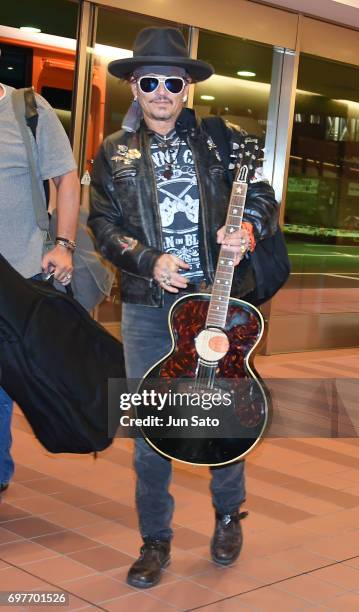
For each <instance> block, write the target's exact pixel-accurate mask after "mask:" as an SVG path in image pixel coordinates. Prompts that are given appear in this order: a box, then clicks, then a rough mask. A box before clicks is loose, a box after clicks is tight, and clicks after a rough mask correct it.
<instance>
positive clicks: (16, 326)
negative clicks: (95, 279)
mask: <svg viewBox="0 0 359 612" xmlns="http://www.w3.org/2000/svg"><path fill="white" fill-rule="evenodd" d="M0 366H1V379H0V384H1V386H2V387H3V388H4V389H5V391H6V392H7V393H8V394H9V395H10V397H11V398H13V399H14V400H15V401H16V402H17V403H18V404H19V406H20V408H21V409H22V411H23V412H24V414H25V416H26V418H27V420H28V421H29V423H30V425H31V427H32V429H33V431H34V433H35V435H36V437H37V438H38V439H39V441H40V442H41V444H43V446H45V448H46V449H47V450H48V451H50V452H53V453H60V452H66V453H90V452H93V451H100V450H103V449H104V448H106V447H107V446H109V445H110V444H111V441H112V440H111V438H110V437H109V435H108V379H109V378H120V379H123V380H124V379H125V366H124V357H123V349H122V344H121V343H120V342H118V341H117V340H116V339H115V338H114V337H113V336H111V335H110V334H109V333H107V332H106V330H105V329H104V328H103V327H102V326H101V325H99V324H98V323H96V322H95V321H94V320H93V319H92V318H91V317H90V315H89V314H88V313H87V311H86V310H85V309H84V308H82V306H80V304H78V302H76V301H75V300H73V299H72V298H71V297H70V296H68V295H65V294H63V293H60V292H58V291H56V289H54V288H53V287H51V286H50V285H49V284H48V283H44V282H41V281H38V282H37V281H29V280H25V279H24V278H23V277H22V276H21V275H20V274H18V272H16V270H14V269H13V268H12V267H11V266H10V264H9V263H8V262H7V261H6V259H4V257H2V256H1V255H0ZM111 421H112V427H113V415H112V419H111Z"/></svg>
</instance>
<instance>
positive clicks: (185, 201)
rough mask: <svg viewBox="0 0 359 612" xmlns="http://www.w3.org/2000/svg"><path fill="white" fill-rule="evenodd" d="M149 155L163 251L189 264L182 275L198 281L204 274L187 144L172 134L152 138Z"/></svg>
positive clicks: (196, 195)
mask: <svg viewBox="0 0 359 612" xmlns="http://www.w3.org/2000/svg"><path fill="white" fill-rule="evenodd" d="M161 144H162V146H161ZM167 145H168V146H167ZM151 156H152V161H153V166H154V170H155V174H156V182H157V195H158V203H159V207H160V213H161V220H162V235H163V250H164V251H165V253H169V254H171V255H176V256H177V257H179V258H180V259H182V260H183V261H185V262H186V263H188V264H189V265H190V268H189V270H188V271H183V272H181V274H183V276H186V277H187V278H190V279H191V280H192V281H193V282H197V281H198V282H200V281H201V280H202V279H203V271H202V268H201V263H200V259H199V249H198V214H199V190H198V184H197V177H196V171H195V167H194V161H193V157H192V152H191V150H190V148H189V147H188V144H187V143H186V141H185V140H182V139H181V138H180V137H179V136H178V135H177V134H176V132H175V131H173V132H172V133H171V134H169V135H168V136H167V137H161V136H159V135H158V134H154V135H153V136H152V140H151ZM169 164H170V166H169ZM168 167H170V168H171V170H172V176H171V177H170V178H166V177H165V176H164V172H165V171H166V168H167V169H168Z"/></svg>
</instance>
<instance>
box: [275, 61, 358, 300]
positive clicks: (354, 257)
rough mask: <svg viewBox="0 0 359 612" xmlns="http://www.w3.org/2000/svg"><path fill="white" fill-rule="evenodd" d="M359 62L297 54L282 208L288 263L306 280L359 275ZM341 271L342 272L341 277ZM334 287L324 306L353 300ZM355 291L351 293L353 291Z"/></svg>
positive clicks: (337, 281) (322, 282) (324, 282)
mask: <svg viewBox="0 0 359 612" xmlns="http://www.w3.org/2000/svg"><path fill="white" fill-rule="evenodd" d="M358 196H359V68H358V67H356V66H349V65H346V64H340V63H336V62H333V61H328V60H324V59H321V58H318V57H313V56H309V55H303V56H301V59H300V65H299V74H298V89H297V95H296V104H295V116H294V125H293V136H292V145H291V156H290V169H289V179H288V189H287V199H286V210H285V231H286V235H287V238H288V243H289V245H290V252H291V260H292V265H293V271H294V272H296V273H302V274H303V273H306V274H310V275H311V279H310V280H309V279H308V282H310V283H311V285H312V286H316V287H324V286H328V287H330V286H332V285H335V286H338V285H339V286H343V287H355V286H356V280H355V279H356V277H358V281H359V275H358V272H359V266H358V264H359V206H358ZM345 276H346V277H347V278H345ZM350 295H351V294H350V293H348V294H347V298H346V299H343V298H344V294H343V293H340V294H339V293H338V294H337V298H339V299H336V300H335V304H333V303H332V302H331V301H324V302H323V303H322V308H323V309H329V310H330V311H333V309H335V310H338V311H345V310H349V311H351V310H352V309H353V307H354V308H355V309H358V305H356V306H355V304H354V303H353V302H352V301H351V300H350V297H349V296H350ZM353 297H354V295H353Z"/></svg>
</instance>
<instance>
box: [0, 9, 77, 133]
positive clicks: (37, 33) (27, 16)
mask: <svg viewBox="0 0 359 612" xmlns="http://www.w3.org/2000/svg"><path fill="white" fill-rule="evenodd" d="M77 11H78V3H77V2H75V1H72V0H51V2H44V1H43V0H31V2H28V0H16V2H2V5H1V12H0V49H1V58H0V81H1V82H2V83H5V85H10V86H12V87H28V86H30V85H33V86H34V88H35V90H36V91H37V92H39V93H41V95H42V96H43V97H44V98H46V99H47V100H48V102H49V103H50V104H51V106H53V108H55V110H56V112H57V114H58V116H59V118H60V120H61V122H62V124H63V126H64V128H65V130H66V132H67V133H68V134H70V124H71V103H72V91H73V79H74V69H75V52H76V28H77ZM24 28H26V29H24Z"/></svg>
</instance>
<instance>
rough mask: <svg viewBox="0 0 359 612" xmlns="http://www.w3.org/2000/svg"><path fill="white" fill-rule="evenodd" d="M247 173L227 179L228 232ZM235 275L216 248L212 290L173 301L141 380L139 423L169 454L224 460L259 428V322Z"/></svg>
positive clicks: (263, 398)
mask: <svg viewBox="0 0 359 612" xmlns="http://www.w3.org/2000/svg"><path fill="white" fill-rule="evenodd" d="M247 140H249V139H247ZM247 146H248V145H247ZM256 149H258V146H257V145H256ZM252 157H253V158H254V157H255V155H253V156H252ZM251 161H252V160H251ZM252 164H253V162H252ZM247 174H248V166H245V165H242V166H241V167H240V168H239V169H238V171H237V173H236V178H235V180H234V182H233V186H232V191H231V197H230V202H229V207H228V213H227V219H226V225H225V227H226V234H228V235H230V234H231V233H233V232H234V231H235V230H237V229H238V228H240V227H241V224H242V217H243V210H244V205H245V199H246V194H247ZM233 274H234V258H233V253H232V252H231V251H229V250H228V249H227V248H226V247H225V246H223V245H222V247H221V249H220V253H219V257H218V263H217V268H216V273H215V277H214V282H213V288H212V293H211V294H206V293H192V294H187V295H185V296H183V297H180V298H179V299H178V300H177V301H176V302H175V303H174V304H173V306H172V308H171V310H170V312H169V330H170V333H171V337H172V348H171V350H170V352H169V353H168V355H166V356H165V357H164V358H163V359H161V361H159V362H158V363H156V364H155V365H154V366H152V367H151V368H150V370H149V371H148V372H147V373H146V374H145V376H144V378H143V379H142V381H141V383H140V385H139V388H138V392H139V393H141V394H142V397H144V394H145V396H146V397H147V398H148V399H151V401H147V402H143V403H142V404H141V405H140V406H137V407H136V416H137V419H138V422H137V424H138V425H140V429H141V433H142V435H143V436H144V438H145V439H146V440H147V442H148V443H149V444H150V445H151V446H152V447H153V448H154V449H155V450H156V451H158V452H159V453H161V454H162V455H164V456H165V457H167V458H169V459H176V460H178V461H182V462H185V463H191V464H200V465H208V466H220V465H226V464H230V463H232V462H234V461H238V460H240V459H242V458H243V457H244V456H245V455H246V454H247V453H248V452H249V451H250V450H251V449H253V447H254V446H255V445H256V444H257V442H258V441H259V440H260V438H261V436H262V435H263V432H264V430H265V427H266V424H267V420H268V414H269V407H270V396H269V393H268V391H267V389H266V387H265V385H264V384H263V382H262V381H261V379H260V377H259V375H258V374H257V372H256V371H255V369H254V366H253V357H254V354H255V350H256V348H257V347H258V345H259V343H260V340H261V338H262V336H263V333H264V320H263V317H262V314H261V313H260V311H259V310H258V309H257V308H255V307H254V306H252V305H251V304H249V303H248V302H245V301H243V300H240V299H236V298H233V297H230V293H231V286H232V280H233Z"/></svg>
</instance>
